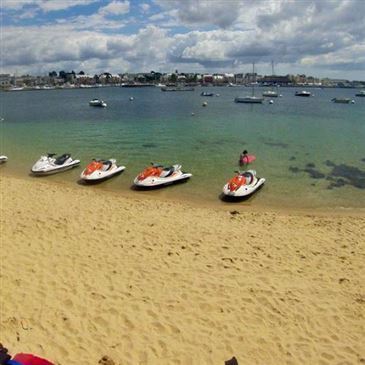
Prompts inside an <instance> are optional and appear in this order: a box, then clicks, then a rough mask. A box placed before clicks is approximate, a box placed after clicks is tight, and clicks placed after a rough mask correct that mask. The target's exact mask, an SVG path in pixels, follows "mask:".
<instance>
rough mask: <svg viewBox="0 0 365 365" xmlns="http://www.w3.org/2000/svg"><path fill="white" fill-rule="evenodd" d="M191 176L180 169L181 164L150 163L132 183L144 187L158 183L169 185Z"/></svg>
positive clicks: (157, 184) (150, 186)
mask: <svg viewBox="0 0 365 365" xmlns="http://www.w3.org/2000/svg"><path fill="white" fill-rule="evenodd" d="M191 176H193V175H192V174H190V173H187V172H183V171H181V165H172V166H169V167H163V166H161V165H157V164H152V166H151V167H147V168H146V169H144V170H143V171H142V172H141V173H140V174H139V175H138V176H137V177H136V178H135V179H134V185H136V186H138V187H144V188H152V187H154V186H160V185H170V184H173V183H175V182H178V181H184V180H187V179H189V178H190V177H191Z"/></svg>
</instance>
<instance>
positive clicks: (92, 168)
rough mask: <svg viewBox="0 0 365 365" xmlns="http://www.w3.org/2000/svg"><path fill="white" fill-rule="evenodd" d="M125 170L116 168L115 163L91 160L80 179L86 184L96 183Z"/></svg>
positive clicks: (122, 167) (123, 167) (121, 167)
mask: <svg viewBox="0 0 365 365" xmlns="http://www.w3.org/2000/svg"><path fill="white" fill-rule="evenodd" d="M123 170H125V166H118V165H117V161H116V160H114V159H110V160H93V161H92V162H91V163H89V164H88V165H87V166H86V168H85V170H84V171H83V172H82V173H81V175H80V177H81V179H82V180H84V181H86V182H96V181H102V180H106V179H108V178H110V177H112V176H115V175H117V174H119V173H121V172H122V171H123Z"/></svg>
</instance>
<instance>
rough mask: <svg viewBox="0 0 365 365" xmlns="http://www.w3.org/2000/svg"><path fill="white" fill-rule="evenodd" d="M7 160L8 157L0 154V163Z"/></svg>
mask: <svg viewBox="0 0 365 365" xmlns="http://www.w3.org/2000/svg"><path fill="white" fill-rule="evenodd" d="M6 161H8V158H7V157H6V156H0V163H4V162H6Z"/></svg>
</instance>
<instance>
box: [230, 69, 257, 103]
mask: <svg viewBox="0 0 365 365" xmlns="http://www.w3.org/2000/svg"><path fill="white" fill-rule="evenodd" d="M252 75H256V74H255V63H253V64H252ZM256 84H257V82H256V80H254V82H252V83H251V86H252V94H251V96H242V97H236V98H235V99H234V102H235V103H245V104H262V103H263V102H264V98H260V97H258V96H255V85H256Z"/></svg>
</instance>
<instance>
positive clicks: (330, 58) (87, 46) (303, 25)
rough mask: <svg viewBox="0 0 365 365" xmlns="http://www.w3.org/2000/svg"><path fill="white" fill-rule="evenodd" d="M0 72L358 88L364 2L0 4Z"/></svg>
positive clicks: (86, 0) (6, 0)
mask: <svg viewBox="0 0 365 365" xmlns="http://www.w3.org/2000/svg"><path fill="white" fill-rule="evenodd" d="M0 16H1V24H0V27H1V29H0V30H1V34H0V37H1V39H0V40H1V45H0V49H1V70H0V73H11V74H16V75H21V74H26V73H28V74H32V75H46V74H48V73H49V72H50V71H53V70H55V71H57V72H59V71H60V70H64V71H66V72H70V71H72V70H74V71H75V72H79V71H81V70H82V71H84V72H85V73H87V74H92V75H94V74H96V73H101V72H110V73H125V72H150V71H152V70H153V71H156V72H157V71H158V72H167V73H169V72H173V71H175V70H176V69H177V70H178V71H179V72H206V73H214V72H234V73H240V72H243V73H246V72H251V70H252V63H253V62H255V71H256V72H257V73H259V74H271V61H273V62H274V64H275V68H274V73H275V74H277V75H286V74H306V75H312V76H316V77H330V78H344V79H349V80H365V0H240V1H237V0H224V1H220V0H0Z"/></svg>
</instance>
